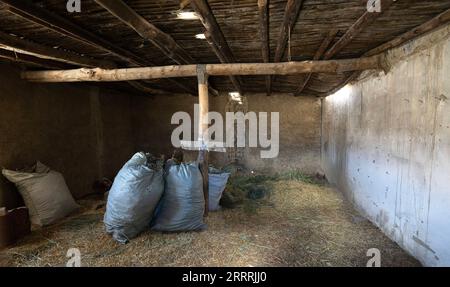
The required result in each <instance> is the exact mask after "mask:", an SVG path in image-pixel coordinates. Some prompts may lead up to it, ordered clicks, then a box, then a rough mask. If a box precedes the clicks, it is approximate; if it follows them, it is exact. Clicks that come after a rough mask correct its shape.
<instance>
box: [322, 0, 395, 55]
mask: <svg viewBox="0 0 450 287" xmlns="http://www.w3.org/2000/svg"><path fill="white" fill-rule="evenodd" d="M397 1H398V0H381V11H380V12H370V11H366V12H365V13H364V14H363V15H362V16H361V17H359V19H358V20H356V22H355V23H353V25H352V26H350V28H349V29H348V30H347V32H345V34H344V35H343V36H342V37H341V38H340V39H339V41H337V42H336V43H335V44H334V45H333V46H332V47H331V48H330V49H329V50H328V51H327V52H326V53H325V55H324V57H323V58H324V59H325V60H329V59H331V58H333V57H334V56H335V55H337V54H338V53H339V52H340V51H342V49H344V48H345V47H346V46H347V45H348V44H350V42H351V41H352V40H353V39H354V38H355V37H356V36H358V35H359V34H360V33H361V32H362V31H364V30H365V29H366V28H367V27H368V26H369V25H370V24H372V23H373V22H374V21H375V20H376V19H377V18H378V17H380V16H381V15H383V13H384V12H386V11H387V10H388V9H389V8H390V7H391V6H392V4H394V3H395V2H397Z"/></svg>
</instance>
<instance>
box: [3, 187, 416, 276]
mask: <svg viewBox="0 0 450 287" xmlns="http://www.w3.org/2000/svg"><path fill="white" fill-rule="evenodd" d="M264 184H265V185H266V186H270V190H271V192H270V194H267V195H266V196H265V197H264V198H263V199H258V200H250V199H246V200H244V202H243V203H242V204H240V205H239V206H237V207H236V208H234V209H223V210H222V211H219V212H215V213H211V214H210V215H209V217H208V218H207V219H206V222H207V224H208V229H207V231H204V232H200V233H197V232H192V233H177V234H167V233H166V234H164V233H157V232H151V231H148V232H145V233H143V234H141V235H140V236H139V237H138V238H136V239H134V240H132V241H131V243H129V244H127V245H120V244H117V243H115V242H114V241H113V240H112V239H111V238H110V236H108V235H107V234H105V232H104V228H103V223H102V219H103V213H104V209H103V208H100V209H96V207H98V202H93V201H85V202H83V203H82V204H83V206H84V207H83V210H82V211H80V212H79V213H78V214H76V215H74V216H72V217H70V218H68V219H67V220H64V221H63V222H61V223H59V224H57V225H55V226H52V227H48V228H45V229H42V230H39V231H34V232H33V233H32V234H31V235H30V236H29V237H27V238H25V239H24V240H22V241H21V242H19V243H18V244H17V245H16V246H14V247H13V248H10V249H7V250H3V251H1V252H0V266H1V265H3V266H65V264H66V262H67V260H68V258H66V253H67V251H68V249H69V248H78V249H79V250H80V251H81V264H82V266H244V267H245V266H366V263H367V261H368V259H369V258H368V257H367V255H366V253H367V250H368V249H370V248H378V249H379V250H380V251H381V260H382V262H381V264H382V266H420V264H419V263H418V262H417V261H416V260H415V259H413V258H412V257H410V256H409V255H407V254H406V253H405V252H404V251H403V250H402V249H401V248H400V247H399V246H398V245H397V244H395V243H394V242H392V241H391V240H389V239H388V238H387V237H386V236H384V235H383V234H382V233H381V231H380V230H378V229H377V228H376V227H375V226H374V225H372V224H371V223H370V222H369V221H367V220H365V219H363V218H361V217H360V216H359V215H358V214H357V212H356V211H354V210H353V209H352V207H351V206H349V204H348V203H347V202H346V201H345V200H344V199H343V197H342V196H341V194H340V193H338V192H336V191H335V190H334V189H332V188H331V187H328V186H327V185H323V184H313V183H306V182H303V181H299V180H277V181H268V182H265V183H264Z"/></svg>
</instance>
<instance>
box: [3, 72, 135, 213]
mask: <svg viewBox="0 0 450 287" xmlns="http://www.w3.org/2000/svg"><path fill="white" fill-rule="evenodd" d="M0 83H1V85H0V167H2V168H8V169H20V168H23V167H25V166H28V165H31V164H33V163H34V162H35V161H36V160H40V161H41V162H43V163H44V164H47V165H48V166H50V167H51V168H52V169H54V170H57V171H59V172H61V173H62V174H63V175H64V177H65V179H66V181H67V184H68V186H69V189H70V190H71V192H72V194H73V195H74V196H75V197H77V198H79V197H82V196H83V195H86V194H88V193H91V192H92V188H91V186H92V183H93V182H94V181H95V180H96V179H98V178H101V177H102V176H109V177H112V176H114V175H115V172H116V171H117V169H118V168H120V166H121V165H122V164H123V161H124V160H126V159H127V158H128V157H129V155H130V153H131V152H132V150H133V148H134V145H133V141H132V133H131V115H130V104H131V101H130V96H126V95H120V94H117V93H114V92H109V91H107V90H105V91H103V90H102V91H100V90H99V89H98V88H94V87H89V86H86V85H82V84H79V85H70V84H64V85H63V84H61V85H60V84H32V83H28V82H25V81H22V80H21V79H20V78H19V70H18V69H17V68H15V67H13V66H11V65H0ZM20 202H21V199H20V196H19V195H18V193H17V191H16V190H15V187H14V186H13V185H12V184H10V183H8V182H7V180H6V179H5V178H4V177H3V176H0V206H7V207H8V208H12V207H15V206H17V205H18V204H20Z"/></svg>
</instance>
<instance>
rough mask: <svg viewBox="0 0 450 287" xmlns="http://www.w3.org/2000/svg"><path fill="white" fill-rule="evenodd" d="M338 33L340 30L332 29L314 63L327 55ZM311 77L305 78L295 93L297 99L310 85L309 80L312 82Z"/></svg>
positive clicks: (315, 56)
mask: <svg viewBox="0 0 450 287" xmlns="http://www.w3.org/2000/svg"><path fill="white" fill-rule="evenodd" d="M338 31H339V30H337V29H332V30H331V31H330V32H329V33H328V35H327V36H326V37H325V39H324V40H323V42H322V44H321V45H320V47H319V49H318V50H317V52H316V54H315V55H314V58H313V60H314V61H318V60H320V59H321V58H322V56H323V54H324V53H325V51H326V49H327V48H328V47H329V46H330V44H331V42H333V40H334V38H335V37H336V35H337V33H338ZM311 77H312V74H308V75H307V76H306V77H305V80H304V81H303V83H302V84H301V85H300V87H299V88H298V89H297V91H296V92H295V93H294V95H295V96H296V97H297V96H299V95H300V94H301V93H302V92H303V90H304V89H305V88H306V86H307V85H308V82H309V80H311Z"/></svg>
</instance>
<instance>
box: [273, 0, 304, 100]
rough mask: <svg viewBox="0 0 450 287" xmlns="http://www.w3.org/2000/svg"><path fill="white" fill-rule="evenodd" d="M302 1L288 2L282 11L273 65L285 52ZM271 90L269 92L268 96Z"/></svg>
mask: <svg viewBox="0 0 450 287" xmlns="http://www.w3.org/2000/svg"><path fill="white" fill-rule="evenodd" d="M302 5H303V0H288V1H287V3H286V8H285V9H284V17H283V24H282V25H281V29H280V33H279V36H278V41H277V47H276V49H275V56H274V59H273V62H274V63H278V62H280V61H281V59H282V58H283V56H284V53H285V51H286V45H287V43H288V40H289V35H290V34H291V33H292V30H293V29H294V26H295V23H297V19H298V16H299V14H300V10H301V9H302ZM273 80H274V78H273V77H271V78H270V84H269V85H270V87H272V81H273ZM270 93H271V90H269V94H270Z"/></svg>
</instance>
